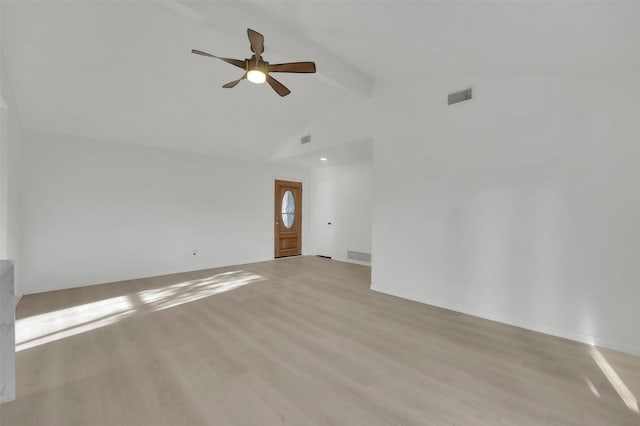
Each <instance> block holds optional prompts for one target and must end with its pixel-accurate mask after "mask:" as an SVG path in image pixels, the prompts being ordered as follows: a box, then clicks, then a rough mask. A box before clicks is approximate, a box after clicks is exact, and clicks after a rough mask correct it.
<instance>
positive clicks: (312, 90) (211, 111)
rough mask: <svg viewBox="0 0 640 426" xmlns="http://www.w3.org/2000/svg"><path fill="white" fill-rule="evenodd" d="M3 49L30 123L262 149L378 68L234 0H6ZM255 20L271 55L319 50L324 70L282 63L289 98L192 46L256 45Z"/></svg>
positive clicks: (255, 153) (224, 148)
mask: <svg viewBox="0 0 640 426" xmlns="http://www.w3.org/2000/svg"><path fill="white" fill-rule="evenodd" d="M2 15H3V22H2V24H3V25H2V35H3V37H2V47H3V58H4V59H5V61H6V65H7V67H8V70H9V74H10V77H11V80H12V82H13V85H14V86H15V87H14V91H15V92H16V97H17V104H18V109H19V111H20V113H21V118H22V121H23V124H24V126H25V127H28V128H33V129H37V130H42V131H47V132H53V133H62V134H69V135H74V136H80V137H86V138H92V139H99V140H106V141H115V142H124V143H134V144H142V145H149V146H155V147H164V148H171V149H179V150H185V151H193V152H202V153H208V154H213V155H219V156H229V157H242V158H247V159H251V160H265V159H267V158H269V157H270V155H271V154H272V153H273V151H274V150H275V148H276V147H277V145H278V144H279V143H281V142H282V141H283V140H285V139H287V138H288V137H290V136H291V135H292V134H294V133H296V132H298V131H299V130H300V129H302V128H304V127H305V126H306V125H308V124H309V123H310V122H311V121H312V120H313V119H314V117H315V116H317V115H318V114H319V113H321V112H322V111H325V110H327V109H329V108H330V107H331V105H332V104H333V103H335V102H336V101H338V100H340V99H341V98H344V97H348V96H367V95H368V94H369V93H370V92H371V89H372V87H373V78H372V77H371V76H369V75H367V74H365V73H363V72H362V71H360V70H358V69H357V68H356V67H353V66H351V65H350V64H349V63H347V62H345V61H342V60H341V59H340V58H338V57H335V56H334V55H333V54H332V53H331V52H330V51H328V50H327V49H324V48H322V47H321V46H319V45H317V44H316V43H313V42H312V41H311V40H308V39H306V38H305V37H304V34H293V33H291V32H288V31H287V30H286V29H285V28H280V27H279V26H278V23H277V22H275V21H273V20H271V19H270V18H268V17H267V16H264V15H263V14H261V13H260V11H259V10H258V9H256V8H254V7H252V6H251V5H248V4H244V3H237V4H236V3H225V2H177V1H168V2H167V1H164V2H148V1H130V2H119V1H118V2H112V1H91V2H67V1H47V2H4V1H3V2H2ZM247 27H252V28H255V29H257V30H259V31H261V32H262V33H263V34H264V35H265V45H266V51H265V54H264V55H265V58H267V60H269V61H270V62H272V63H278V62H288V61H300V60H315V61H317V62H318V68H319V70H318V74H315V75H298V74H280V75H279V76H278V79H279V80H280V81H281V82H283V83H284V84H285V85H287V86H288V87H289V88H290V89H291V90H292V92H293V93H292V95H290V96H288V97H287V98H280V97H279V96H277V95H276V94H275V93H274V92H273V90H271V89H270V88H269V87H268V86H267V85H264V86H255V85H252V84H250V83H248V82H247V81H244V82H242V83H241V84H240V85H239V86H238V87H236V88H235V89H233V90H228V89H222V88H221V86H222V85H223V84H224V83H226V82H227V81H230V80H234V79H236V78H238V77H240V75H241V71H240V70H238V69H237V68H235V67H233V66H230V65H228V64H226V63H224V62H222V61H217V60H214V59H210V58H205V57H201V56H196V55H193V54H191V53H190V51H191V49H194V48H195V49H201V50H205V51H207V52H212V53H214V54H217V55H220V56H226V57H232V58H240V59H242V58H245V57H249V56H250V55H251V52H250V49H249V42H248V40H247V35H246V29H247Z"/></svg>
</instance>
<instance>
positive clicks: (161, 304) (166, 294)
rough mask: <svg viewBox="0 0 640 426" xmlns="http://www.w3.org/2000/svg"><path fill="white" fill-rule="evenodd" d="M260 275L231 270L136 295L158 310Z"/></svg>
mask: <svg viewBox="0 0 640 426" xmlns="http://www.w3.org/2000/svg"><path fill="white" fill-rule="evenodd" d="M263 279H264V278H262V276H261V275H258V274H252V273H249V272H245V271H231V272H224V273H221V274H217V275H213V276H211V277H207V278H202V279H199V280H192V281H184V282H181V283H177V284H172V285H170V286H167V287H162V288H156V289H152V290H143V291H139V292H138V293H137V294H138V297H140V300H142V302H143V303H144V304H145V305H146V306H147V307H148V308H149V309H151V310H153V311H159V310H162V309H167V308H172V307H174V306H178V305H182V304H184V303H188V302H193V301H195V300H198V299H203V298H205V297H209V296H213V295H215V294H219V293H224V292H227V291H230V290H233V289H235V288H238V287H242V286H244V285H247V284H251V283H255V282H258V281H262V280H263Z"/></svg>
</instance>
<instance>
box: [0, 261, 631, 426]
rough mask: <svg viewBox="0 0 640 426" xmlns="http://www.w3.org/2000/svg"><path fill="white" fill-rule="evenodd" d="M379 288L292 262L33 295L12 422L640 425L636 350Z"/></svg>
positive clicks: (324, 265) (352, 268) (344, 266)
mask: <svg viewBox="0 0 640 426" xmlns="http://www.w3.org/2000/svg"><path fill="white" fill-rule="evenodd" d="M369 282H370V269H369V268H367V267H365V266H360V265H355V264H349V263H343V262H336V261H332V260H328V259H322V258H316V257H297V258H288V259H279V260H276V261H270V262H260V263H254V264H247V265H236V266H229V267H225V268H217V269H211V270H203V271H194V272H188V273H183V274H172V275H166V276H162V277H152V278H147V279H136V280H131V281H122V282H118V283H111V284H102V285H95V286H89V287H83V288H78V289H71V290H64V291H59V292H51V293H44V294H37V295H30V296H25V297H24V298H23V299H22V301H21V303H20V305H19V307H18V310H17V318H18V322H17V335H18V336H21V337H20V339H22V340H23V341H19V342H18V347H19V348H20V351H19V352H18V353H17V357H16V365H17V399H16V400H15V401H13V402H10V403H7V404H4V405H2V406H0V423H1V424H2V426H5V425H6V426H13V425H21V426H31V425H65V426H68V425H69V426H70V425H98V426H99V425H176V424H189V425H257V424H259V425H280V424H289V425H318V424H330V425H367V426H370V425H497V424H505V425H545V424H547V425H594V426H595V425H640V413H638V412H637V407H638V403H637V399H638V392H640V358H638V357H634V356H631V355H627V354H622V353H619V352H615V351H611V350H606V349H602V348H592V347H590V346H588V345H583V344H580V343H577V342H572V341H568V340H565V339H561V338H557V337H553V336H548V335H544V334H540V333H535V332H532V331H529V330H524V329H521V328H517V327H511V326H508V325H505V324H500V323H496V322H493V321H487V320H483V319H479V318H476V317H472V316H468V315H464V314H461V313H458V312H453V311H449V310H446V309H442V308H437V307H433V306H428V305H424V304H420V303H416V302H412V301H408V300H403V299H400V298H397V297H393V296H388V295H385V294H381V293H377V292H374V291H371V290H369ZM594 351H597V355H596V354H595V352H594ZM603 360H604V361H603ZM603 362H606V363H607V364H608V366H607V367H603V366H602V365H599V363H600V364H602V363H603ZM606 369H610V370H613V371H615V373H616V375H617V377H618V380H619V381H620V382H621V383H623V385H624V386H625V387H626V392H627V393H626V394H625V392H624V391H621V390H620V389H619V386H620V384H619V383H616V384H614V383H612V380H613V379H612V378H611V374H610V371H605V370H606ZM616 387H618V388H616ZM621 393H622V394H624V395H626V397H627V400H626V401H625V400H623V397H622V396H621ZM629 394H630V395H632V396H633V398H635V405H634V401H633V400H629V398H628V396H629Z"/></svg>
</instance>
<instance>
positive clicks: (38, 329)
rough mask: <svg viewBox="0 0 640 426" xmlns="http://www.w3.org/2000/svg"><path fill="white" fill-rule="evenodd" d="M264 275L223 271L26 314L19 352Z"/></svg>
mask: <svg viewBox="0 0 640 426" xmlns="http://www.w3.org/2000/svg"><path fill="white" fill-rule="evenodd" d="M264 279H265V278H264V277H262V276H261V275H258V274H252V273H250V272H246V271H242V270H238V271H230V272H223V273H220V274H216V275H212V276H210V277H206V278H202V279H197V280H190V281H183V282H179V283H176V284H171V285H169V286H166V287H162V288H156V289H150V290H141V291H138V292H135V293H130V294H125V295H123V296H117V297H112V298H109V299H104V300H98V301H96V302H90V303H85V304H83V305H78V306H72V307H70V308H65V309H60V310H57V311H53V312H47V313H44V314H39V315H34V316H31V317H28V318H22V319H19V320H17V321H16V352H19V351H23V350H26V349H30V348H34V347H36V346H40V345H44V344H46V343H50V342H54V341H56V340H59V339H63V338H65V337H71V336H75V335H78V334H81V333H84V332H87V331H91V330H95V329H98V328H101V327H105V326H108V325H110V324H114V323H116V322H118V321H121V320H123V319H125V318H127V317H130V316H132V315H134V314H136V313H141V312H155V311H160V310H162V309H168V308H172V307H174V306H179V305H182V304H185V303H189V302H193V301H196V300H199V299H203V298H205V297H210V296H213V295H216V294H220V293H224V292H228V291H231V290H233V289H236V288H238V287H242V286H245V285H247V284H252V283H257V282H260V281H264ZM137 301H139V303H137Z"/></svg>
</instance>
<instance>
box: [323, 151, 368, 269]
mask: <svg viewBox="0 0 640 426" xmlns="http://www.w3.org/2000/svg"><path fill="white" fill-rule="evenodd" d="M311 191H312V196H311V199H312V211H311V222H312V225H311V226H312V246H313V250H314V251H313V254H320V255H324V256H330V257H332V258H333V259H335V260H341V261H348V262H352V260H350V259H348V258H347V251H349V250H352V251H358V252H362V253H371V212H372V198H373V165H372V163H371V162H363V163H353V164H345V165H341V166H336V167H326V168H318V169H313V170H312V171H311ZM328 222H331V225H328ZM356 263H358V262H356Z"/></svg>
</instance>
